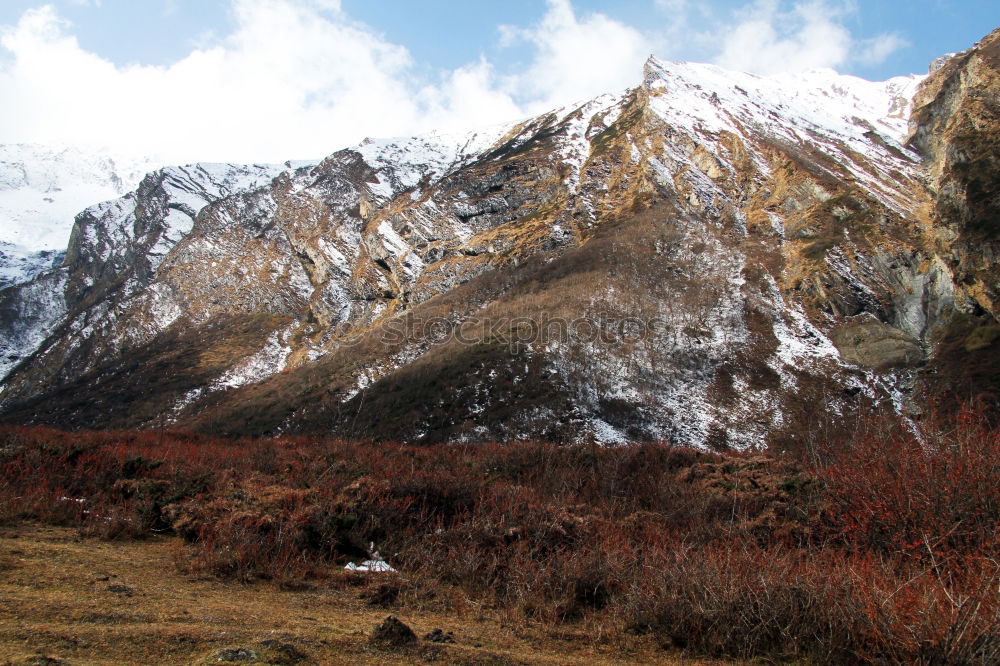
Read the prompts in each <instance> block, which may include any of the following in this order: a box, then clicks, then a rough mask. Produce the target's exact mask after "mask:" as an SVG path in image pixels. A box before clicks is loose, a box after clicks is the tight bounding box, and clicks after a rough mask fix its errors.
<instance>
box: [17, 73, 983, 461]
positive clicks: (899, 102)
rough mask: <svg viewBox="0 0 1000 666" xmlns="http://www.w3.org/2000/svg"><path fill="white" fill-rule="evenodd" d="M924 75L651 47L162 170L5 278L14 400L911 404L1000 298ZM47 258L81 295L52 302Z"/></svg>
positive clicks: (466, 419) (411, 428)
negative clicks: (505, 110)
mask: <svg viewBox="0 0 1000 666" xmlns="http://www.w3.org/2000/svg"><path fill="white" fill-rule="evenodd" d="M954 61H955V59H953V60H952V61H949V62H954ZM956 66H957V65H956ZM951 67H952V65H951V64H949V65H946V66H945V67H943V68H942V69H941V70H940V71H939V72H937V73H935V74H934V75H933V76H932V77H931V79H930V80H934V81H937V80H938V79H939V78H940V77H941V76H945V75H947V73H948V72H949V71H952V70H951V69H949V68H951ZM942 72H944V74H942ZM922 81H923V77H903V78H898V79H893V80H891V81H888V82H884V83H872V82H867V81H862V80H860V79H856V78H853V77H848V76H841V75H838V74H836V73H834V72H831V71H825V70H824V71H815V72H808V73H804V74H797V75H786V76H777V77H758V76H753V75H749V74H743V73H739V72H731V71H727V70H723V69H720V68H718V67H714V66H711V65H698V64H692V63H668V62H662V61H659V60H656V59H655V58H654V59H650V60H649V62H647V64H646V66H645V71H644V77H643V82H642V84H641V85H639V86H638V87H636V88H634V89H632V90H628V91H625V92H624V93H622V94H615V95H604V96H602V97H599V98H597V99H595V100H592V101H589V102H586V103H583V104H578V105H573V106H570V107H566V108H563V109H558V110H555V111H552V112H550V113H546V114H543V115H541V116H539V117H537V118H532V119H529V120H525V121H523V122H520V123H515V124H511V125H508V126H501V127H494V128H490V129H488V130H485V131H482V132H477V133H472V134H467V135H460V136H458V135H448V134H432V135H428V136H424V137H417V138H412V139H394V140H368V141H365V142H364V143H362V144H361V145H360V146H357V147H355V148H350V149H345V150H341V151H338V152H336V153H334V154H332V155H330V156H329V157H327V158H326V159H324V160H323V161H322V162H320V163H318V164H290V163H289V164H286V165H283V166H273V167H272V166H252V167H237V166H233V165H225V166H220V165H193V166H189V167H183V168H181V167H178V168H170V169H164V170H161V171H158V172H155V173H153V174H151V175H150V176H148V177H147V178H146V179H145V180H144V181H143V182H142V184H141V185H140V187H139V188H138V190H137V191H136V192H134V193H132V194H129V195H127V196H125V197H123V198H120V199H117V200H114V201H109V202H107V203H104V204H100V205H98V206H94V207H91V208H90V209H88V210H87V211H85V212H84V213H82V214H81V215H80V216H79V217H78V218H77V222H76V225H75V227H74V231H73V237H72V241H71V243H70V247H69V250H68V252H67V255H66V259H65V261H64V263H63V264H62V266H61V267H60V268H58V269H55V270H50V271H48V272H43V273H42V274H41V275H40V276H39V277H37V278H36V279H35V280H34V281H33V282H30V283H28V284H27V285H22V286H21V287H19V288H18V290H16V291H8V292H4V299H6V300H3V301H0V307H2V309H0V314H2V313H12V314H9V315H8V314H2V316H4V317H5V318H4V320H3V321H2V322H0V326H3V327H6V328H5V329H4V330H5V331H10V334H9V335H10V339H11V340H16V341H17V342H15V343H12V344H11V346H10V348H11V351H10V352H9V354H8V356H9V358H12V359H13V361H11V362H16V361H17V360H18V359H20V358H26V359H27V360H25V361H24V362H22V363H20V364H19V365H17V366H16V367H14V368H13V370H12V371H11V372H10V374H9V375H8V377H7V379H6V381H5V383H4V385H3V392H2V393H0V409H3V410H5V416H4V418H6V419H8V420H13V421H19V422H47V423H56V424H60V425H64V426H89V427H103V426H137V425H139V426H141V425H147V424H151V423H164V422H170V423H174V424H175V425H177V426H178V427H189V428H196V429H202V430H210V431H214V432H222V433H229V434H238V433H248V434H263V433H276V432H306V433H322V434H331V433H332V434H337V435H341V436H363V437H372V438H376V439H398V440H406V441H414V442H436V441H482V440H488V439H504V440H508V439H519V438H547V439H552V440H557V441H568V442H573V441H587V440H597V441H601V442H606V443H617V442H626V441H632V440H639V439H662V440H668V441H673V442H677V443H682V444H693V445H698V446H734V447H740V448H746V447H755V446H763V445H765V444H767V443H778V444H783V443H788V442H789V441H790V440H794V439H795V438H797V437H800V436H801V435H802V433H803V432H804V431H805V429H806V424H807V423H808V422H809V421H810V419H813V418H815V417H816V413H817V412H826V413H828V414H831V415H836V414H838V413H843V412H844V411H845V410H850V409H855V408H857V407H858V406H860V405H861V404H863V403H865V402H868V403H870V402H873V401H879V400H889V399H891V400H893V401H895V403H896V404H902V403H901V402H900V396H903V395H905V393H906V391H909V390H910V389H911V388H912V386H913V382H914V381H915V379H914V378H915V377H917V376H918V374H919V368H920V367H921V366H922V365H923V364H925V363H927V362H928V361H929V360H932V359H933V357H934V354H935V349H936V346H935V345H936V344H937V343H938V341H939V340H940V339H941V337H942V336H943V335H944V334H945V333H946V330H950V329H949V322H950V321H951V319H952V318H953V317H954V316H957V315H958V314H961V313H968V312H972V311H973V310H975V309H976V308H978V310H976V311H977V312H978V311H982V310H987V311H989V312H990V313H992V309H991V307H992V306H991V305H990V303H991V302H990V301H988V299H984V298H982V297H979V296H977V293H978V294H980V296H981V295H982V294H986V293H989V292H988V291H987V290H985V289H980V290H979V292H977V293H972V291H970V290H969V289H967V288H966V287H965V286H964V285H962V284H959V283H956V281H955V280H954V275H953V263H951V259H950V256H949V247H948V241H947V236H946V234H945V235H942V234H944V232H945V229H944V227H943V226H941V225H942V224H943V223H942V222H940V221H939V220H938V219H936V218H934V217H932V216H930V215H928V213H927V211H929V210H931V209H933V206H934V202H935V196H936V195H935V192H934V191H932V190H930V189H928V187H927V186H926V174H927V173H928V170H930V172H931V173H936V172H935V171H934V164H928V163H925V162H924V161H923V159H922V157H921V153H918V152H917V151H916V150H914V149H913V148H912V147H910V146H914V147H922V146H928V145H930V144H929V143H928V142H927V141H926V140H923V139H922V140H921V141H922V142H921V143H919V146H918V145H917V144H914V143H912V142H911V143H909V144H908V143H907V141H908V137H909V133H910V131H911V129H910V128H909V127H908V124H907V123H908V119H909V117H910V106H911V99H912V98H913V94H914V91H915V90H917V89H918V88H919V87H920V86H921V85H923V86H924V87H922V88H920V89H921V90H925V89H926V87H927V84H922V83H921V82H922ZM924 97H926V95H924ZM918 98H920V99H923V97H921V96H920V95H918ZM930 104H932V105H933V102H931V103H930ZM935 108H936V107H935ZM921 114H922V117H923V116H927V115H928V113H927V110H926V109H925V110H924V111H921ZM946 115H947V110H939V113H938V115H937V116H935V118H937V119H938V120H940V119H941V118H943V117H944V116H946ZM918 131H919V128H918ZM934 150H935V149H930V148H928V149H922V152H923V154H925V155H928V154H931V155H935V154H937V153H935V152H934ZM930 159H931V160H932V161H936V160H937V159H938V158H937V157H931V158H930ZM939 232H940V233H939ZM43 281H48V282H46V283H45V284H49V285H51V286H53V287H54V288H56V289H61V291H60V292H59V293H61V298H55V299H54V300H50V301H49V302H48V303H47V304H46V303H42V304H40V305H31V303H33V302H34V300H35V299H38V293H39V290H40V289H41V286H40V285H41V284H42V283H43ZM32 289H34V291H32ZM987 306H989V307H987ZM18 313H27V314H25V315H20V314H18ZM990 316H993V315H992V314H991V315H990Z"/></svg>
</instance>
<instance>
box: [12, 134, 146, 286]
mask: <svg viewBox="0 0 1000 666" xmlns="http://www.w3.org/2000/svg"><path fill="white" fill-rule="evenodd" d="M152 166H153V163H152V161H151V160H145V159H129V158H122V157H120V156H114V157H113V156H111V155H107V154H100V153H88V152H84V151H81V150H76V149H72V148H63V149H54V148H49V147H45V146H39V145H31V144H6V145H0V289H2V288H3V287H6V286H10V285H13V284H19V283H22V282H26V281H27V280H30V279H31V278H32V277H34V276H35V275H37V274H38V273H40V272H41V271H43V270H46V269H49V268H53V267H55V266H57V265H58V264H59V263H60V262H61V260H62V256H63V253H64V252H65V251H66V243H67V241H68V240H69V234H70V230H71V228H72V226H73V216H74V215H76V214H77V213H78V212H80V211H81V210H83V209H84V208H85V207H87V206H89V205H91V204H93V203H94V202H95V201H103V200H106V199H112V198H115V197H118V196H121V195H123V194H125V193H126V192H128V191H130V190H132V189H134V188H135V187H136V186H137V185H138V184H139V181H140V180H141V179H142V177H143V175H144V174H145V173H146V171H148V170H150V169H151V168H152Z"/></svg>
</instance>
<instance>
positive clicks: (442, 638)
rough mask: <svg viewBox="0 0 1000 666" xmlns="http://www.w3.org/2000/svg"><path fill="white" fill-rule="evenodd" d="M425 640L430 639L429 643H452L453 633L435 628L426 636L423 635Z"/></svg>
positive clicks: (453, 640) (453, 639)
mask: <svg viewBox="0 0 1000 666" xmlns="http://www.w3.org/2000/svg"><path fill="white" fill-rule="evenodd" d="M424 640H425V641H430V642H431V643H454V642H455V634H453V633H452V632H450V631H449V632H448V633H445V632H444V631H442V630H441V629H435V630H434V631H432V632H430V633H429V634H427V635H426V636H424Z"/></svg>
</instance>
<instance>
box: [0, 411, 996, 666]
mask: <svg viewBox="0 0 1000 666" xmlns="http://www.w3.org/2000/svg"><path fill="white" fill-rule="evenodd" d="M883 424H884V422H882V421H879V420H876V419H872V420H869V421H868V422H866V423H862V424H859V425H858V427H856V428H852V434H851V436H849V437H846V436H845V437H843V438H841V439H840V440H838V441H829V442H826V443H824V444H823V445H820V446H815V447H813V448H811V449H810V450H809V451H808V455H806V454H803V455H801V456H796V457H794V458H793V457H791V456H772V455H765V454H760V453H754V454H715V453H713V454H710V453H705V452H700V451H694V450H688V449H681V448H674V447H670V446H666V445H659V444H647V445H635V446H623V447H613V448H603V447H598V446H577V447H559V446H554V445H550V444H545V443H516V444H496V445H486V446H461V445H451V446H432V447H414V446H405V445H385V444H377V445H376V444H371V443H364V442H349V441H315V440H307V439H297V438H278V439H266V440H224V439H215V438H210V437H204V436H196V435H191V434H187V433H181V432H170V431H156V432H150V431H146V432H74V433H67V432H61V431H57V430H52V429H46V428H23V427H9V428H3V429H0V481H2V484H0V520H4V521H18V520H25V519H31V520H40V521H45V522H48V523H55V524H65V525H79V526H80V527H81V529H82V530H84V531H85V532H87V533H90V534H95V535H98V536H101V537H104V538H142V537H145V536H148V535H150V534H154V533H175V534H177V535H179V536H180V537H182V538H183V539H184V541H185V542H186V543H187V546H186V547H185V549H184V550H183V552H179V555H178V565H179V566H181V567H184V568H187V569H191V570H200V571H206V572H211V573H214V574H216V575H219V576H225V577H232V578H237V579H240V580H245V581H250V580H254V579H258V578H272V579H279V580H282V581H287V582H293V581H302V580H304V579H312V580H323V579H326V580H330V581H332V580H334V579H336V578H337V576H342V575H343V569H342V567H343V564H344V562H345V561H347V560H348V559H356V558H358V557H363V556H364V555H365V553H366V551H367V550H368V547H369V544H371V543H374V544H375V545H376V547H377V548H378V549H380V550H381V552H383V553H386V554H389V559H390V562H391V564H392V565H393V566H395V567H396V568H397V569H399V570H400V572H401V573H400V574H399V575H398V576H383V577H382V578H380V579H379V585H378V588H377V594H376V596H377V597H378V598H379V599H380V600H381V602H384V603H389V604H391V603H398V602H400V601H404V602H405V601H406V600H407V599H408V598H412V599H413V600H416V599H418V597H419V598H424V599H426V598H428V596H433V595H434V594H438V598H439V599H444V598H449V597H448V592H447V591H448V590H451V591H456V592H459V593H460V594H453V595H452V597H450V598H454V599H456V600H471V601H472V602H473V603H475V604H477V605H478V607H480V608H489V609H493V610H495V611H496V612H500V613H505V614H507V616H508V617H510V618H512V619H514V618H521V619H523V620H532V621H542V622H551V623H566V622H584V623H590V624H591V625H592V626H600V627H602V631H606V630H609V629H610V630H612V631H616V632H617V633H618V634H619V635H622V636H624V635H626V634H628V633H648V634H654V635H655V636H657V637H659V639H660V640H661V641H662V642H663V644H664V645H665V646H674V647H678V648H683V649H687V650H690V651H693V652H698V653H703V654H712V655H728V656H736V657H747V658H749V657H755V656H768V657H771V658H810V659H814V660H818V661H821V662H857V661H859V660H861V661H870V662H880V663H928V664H931V663H940V664H987V663H998V662H1000V599H998V585H1000V564H998V562H1000V560H998V556H1000V547H998V546H1000V539H998V537H1000V534H998V524H1000V522H998V517H1000V436H998V434H997V433H996V432H995V431H993V430H991V429H990V428H988V427H987V426H986V425H984V421H983V419H982V418H981V415H979V414H978V413H977V412H976V411H975V410H974V409H969V408H966V409H962V410H959V411H958V412H957V413H956V414H952V415H949V416H947V417H943V416H935V415H933V414H932V415H929V416H927V417H926V418H925V419H924V421H923V423H922V424H921V425H920V427H919V428H918V429H914V430H912V431H911V430H907V429H905V428H898V427H889V426H885V425H883ZM413 590H422V591H423V592H422V593H421V594H422V595H423V596H422V597H421V596H420V594H417V593H416V592H412V591H413ZM407 591H410V593H408V592H407ZM408 594H409V597H408ZM414 603H416V601H414Z"/></svg>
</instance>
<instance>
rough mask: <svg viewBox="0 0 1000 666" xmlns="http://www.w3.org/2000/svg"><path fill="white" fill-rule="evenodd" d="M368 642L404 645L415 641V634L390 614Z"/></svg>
mask: <svg viewBox="0 0 1000 666" xmlns="http://www.w3.org/2000/svg"><path fill="white" fill-rule="evenodd" d="M369 642H371V643H374V644H377V645H385V646H389V647H404V646H407V645H412V644H414V643H416V642H417V635H416V634H415V633H413V630H412V629H410V628H409V627H408V626H406V625H405V624H403V623H402V622H400V621H399V620H398V619H396V618H395V617H393V616H392V615H390V616H389V617H387V618H385V620H384V621H383V622H382V624H380V625H379V626H377V627H375V633H373V634H372V637H371V638H370V639H369Z"/></svg>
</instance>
